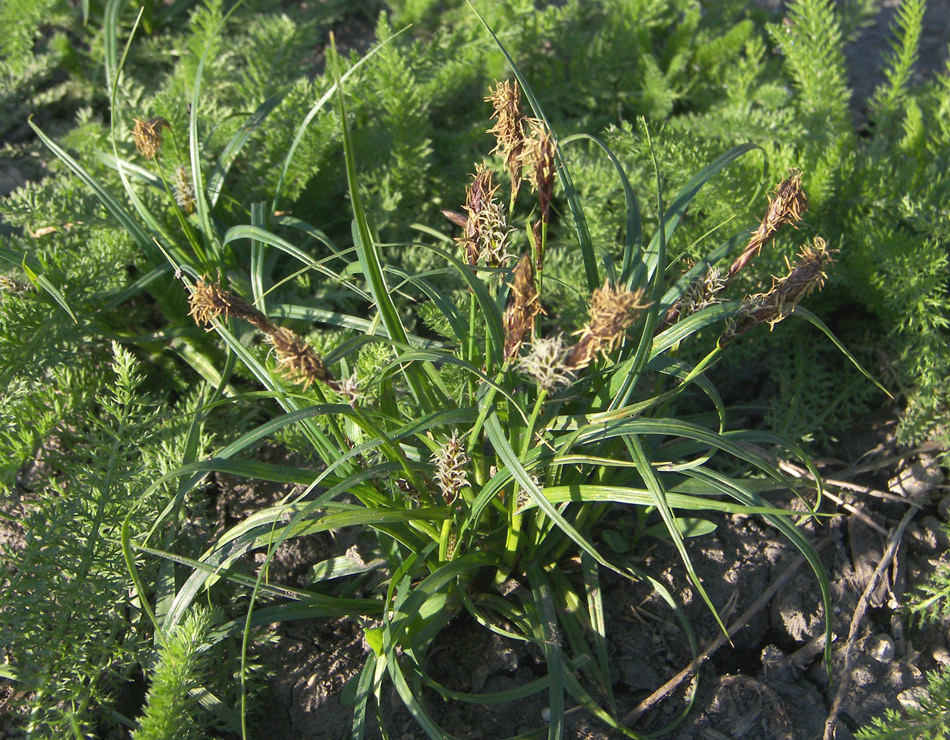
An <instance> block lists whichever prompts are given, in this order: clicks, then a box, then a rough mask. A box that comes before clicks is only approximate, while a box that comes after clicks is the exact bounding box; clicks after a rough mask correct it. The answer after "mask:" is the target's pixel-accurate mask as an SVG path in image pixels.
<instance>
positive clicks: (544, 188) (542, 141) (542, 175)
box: [521, 118, 555, 272]
mask: <svg viewBox="0 0 950 740" xmlns="http://www.w3.org/2000/svg"><path fill="white" fill-rule="evenodd" d="M528 122H529V124H530V126H531V136H530V137H528V138H527V139H525V142H524V148H523V150H522V152H521V161H522V163H523V165H524V168H525V171H526V172H527V173H528V182H530V183H531V187H532V189H533V190H534V191H535V192H536V193H537V194H538V205H539V206H540V211H541V218H540V219H538V220H537V221H536V222H535V223H534V224H533V225H532V228H531V232H532V235H533V236H534V252H535V268H536V269H537V270H538V272H541V270H542V269H543V267H544V240H543V239H542V233H541V231H542V227H543V225H544V224H547V223H548V222H549V221H550V219H551V199H552V198H553V197H554V174H555V168H554V153H555V144H554V137H553V136H551V132H550V131H548V129H547V127H546V126H545V125H544V123H543V122H542V121H539V120H537V119H536V118H530V119H528Z"/></svg>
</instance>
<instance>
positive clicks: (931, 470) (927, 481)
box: [887, 455, 944, 498]
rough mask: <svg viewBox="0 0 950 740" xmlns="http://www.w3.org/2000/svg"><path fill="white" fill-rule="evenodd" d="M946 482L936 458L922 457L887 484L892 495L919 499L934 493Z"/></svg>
mask: <svg viewBox="0 0 950 740" xmlns="http://www.w3.org/2000/svg"><path fill="white" fill-rule="evenodd" d="M943 481H944V475H943V471H942V470H941V469H940V466H939V465H938V464H937V461H936V459H935V458H933V457H932V456H930V455H921V456H920V457H919V458H918V459H917V461H916V462H914V463H912V464H911V465H907V466H906V467H904V468H903V469H902V470H901V471H900V472H899V473H898V474H897V475H896V476H895V477H893V478H891V479H890V480H889V481H888V482H887V486H888V488H889V489H890V490H891V492H892V493H899V494H900V495H902V496H906V497H907V498H918V497H919V496H922V495H924V494H925V493H928V492H930V491H932V490H933V489H934V488H936V487H937V486H939V485H940V484H941V483H943Z"/></svg>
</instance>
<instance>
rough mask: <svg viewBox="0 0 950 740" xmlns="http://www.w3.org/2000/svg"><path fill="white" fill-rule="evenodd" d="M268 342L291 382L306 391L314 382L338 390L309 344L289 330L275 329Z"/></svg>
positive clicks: (335, 382)
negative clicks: (272, 346)
mask: <svg viewBox="0 0 950 740" xmlns="http://www.w3.org/2000/svg"><path fill="white" fill-rule="evenodd" d="M268 341H270V343H271V344H272V345H274V352H275V353H276V354H277V362H278V364H279V365H280V367H281V368H282V369H283V370H284V372H285V373H286V374H287V376H288V377H290V378H291V379H292V380H295V381H298V382H301V383H303V387H304V388H305V389H306V388H307V387H308V386H309V385H310V384H311V383H313V382H314V381H319V382H320V383H323V384H324V385H326V386H328V387H330V388H331V389H333V390H335V391H339V390H340V386H339V383H337V381H336V380H335V379H334V378H333V376H332V375H331V374H330V371H329V370H327V368H326V365H324V364H323V358H321V357H320V355H318V354H317V353H316V352H314V351H313V349H312V348H311V347H310V345H309V344H307V342H306V341H305V340H304V339H303V337H301V336H300V335H298V334H296V333H295V332H293V331H292V330H290V329H287V328H285V327H279V328H275V329H274V330H273V331H271V332H270V333H269V335H268Z"/></svg>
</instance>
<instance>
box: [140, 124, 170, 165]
mask: <svg viewBox="0 0 950 740" xmlns="http://www.w3.org/2000/svg"><path fill="white" fill-rule="evenodd" d="M163 128H169V129H170V128H171V125H170V124H169V123H168V121H166V120H165V119H164V118H162V117H161V116H156V117H155V118H150V119H148V120H147V121H143V120H142V119H140V118H136V119H135V126H134V127H133V128H132V139H133V140H134V141H135V148H136V149H138V150H139V154H141V155H142V156H143V157H145V158H146V159H155V158H156V157H157V156H158V155H159V153H160V152H161V151H162V129H163Z"/></svg>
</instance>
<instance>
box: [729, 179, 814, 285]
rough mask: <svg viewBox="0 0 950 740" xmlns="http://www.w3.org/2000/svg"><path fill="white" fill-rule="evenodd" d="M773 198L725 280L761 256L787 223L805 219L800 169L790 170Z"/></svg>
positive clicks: (805, 206) (806, 205)
mask: <svg viewBox="0 0 950 740" xmlns="http://www.w3.org/2000/svg"><path fill="white" fill-rule="evenodd" d="M774 196H775V197H774V198H772V199H770V201H769V210H768V213H766V214H765V217H764V218H763V219H762V222H761V223H760V224H759V228H757V229H756V230H755V233H754V234H753V235H752V237H751V238H750V239H749V243H748V245H747V246H746V248H745V249H744V250H743V252H742V254H740V255H739V256H738V257H737V258H736V261H735V262H733V263H732V266H731V267H730V268H729V272H728V273H727V274H726V280H727V281H728V280H731V279H732V277H733V276H734V275H735V274H736V273H737V272H739V270H741V269H742V268H743V267H745V266H746V265H747V264H749V262H750V261H751V260H752V258H753V257H755V255H757V254H758V253H759V251H760V250H761V249H762V247H763V245H764V244H765V243H766V242H767V241H769V240H770V239H771V238H772V237H773V236H775V233H776V232H777V231H778V230H779V229H780V228H781V227H782V226H784V225H785V224H789V225H790V226H792V227H794V226H795V224H796V223H798V222H799V221H801V220H802V214H804V213H805V211H807V210H808V198H807V197H805V192H804V191H803V190H802V173H801V171H800V170H796V169H791V170H789V172H788V177H787V178H786V179H785V180H782V182H780V183H779V185H778V187H777V188H775V193H774Z"/></svg>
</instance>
